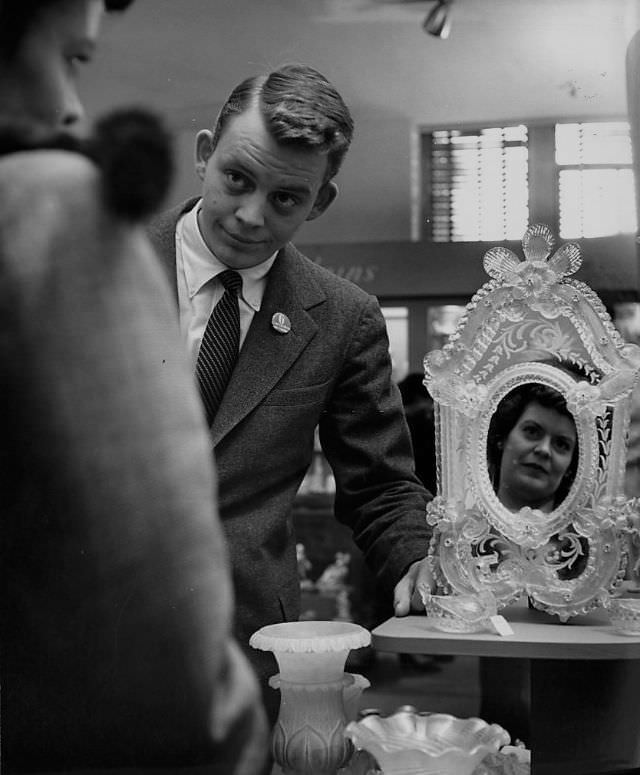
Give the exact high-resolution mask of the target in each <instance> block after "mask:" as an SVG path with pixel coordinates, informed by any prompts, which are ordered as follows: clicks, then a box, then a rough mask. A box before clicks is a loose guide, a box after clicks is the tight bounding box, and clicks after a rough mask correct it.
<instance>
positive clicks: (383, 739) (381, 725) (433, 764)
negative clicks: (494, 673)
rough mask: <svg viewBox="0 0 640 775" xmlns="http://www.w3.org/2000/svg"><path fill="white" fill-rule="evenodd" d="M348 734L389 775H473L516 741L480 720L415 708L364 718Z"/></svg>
mask: <svg viewBox="0 0 640 775" xmlns="http://www.w3.org/2000/svg"><path fill="white" fill-rule="evenodd" d="M345 734H346V735H347V736H348V737H349V738H350V739H351V740H352V741H353V744H354V745H355V747H356V748H357V749H360V750H362V749H364V750H366V751H367V752H368V753H369V754H371V756H373V757H374V759H375V760H376V761H377V762H378V765H379V766H380V769H381V770H382V772H383V773H384V775H471V773H472V772H473V771H474V769H475V768H476V766H477V765H478V764H479V763H480V762H481V760H482V759H483V758H484V757H485V756H487V755H488V754H490V753H496V752H497V751H498V750H499V749H500V748H501V747H502V746H504V745H508V744H509V742H510V740H511V738H510V736H509V733H508V732H507V731H506V730H504V729H503V728H502V727H500V726H498V725H497V724H487V722H485V721H483V720H482V719H479V718H469V719H459V718H456V717H455V716H451V715H449V714H445V713H431V714H423V713H417V712H416V711H415V709H413V708H407V709H405V708H400V709H399V710H397V711H396V712H395V713H393V714H392V715H391V716H387V717H381V716H379V715H369V716H365V718H363V719H361V720H360V721H357V722H351V723H350V724H348V725H347V728H346V731H345Z"/></svg>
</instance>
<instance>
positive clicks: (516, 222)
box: [430, 125, 529, 242]
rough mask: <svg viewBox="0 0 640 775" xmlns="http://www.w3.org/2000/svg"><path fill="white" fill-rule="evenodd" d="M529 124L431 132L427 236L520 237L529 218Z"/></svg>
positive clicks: (453, 238) (436, 238)
mask: <svg viewBox="0 0 640 775" xmlns="http://www.w3.org/2000/svg"><path fill="white" fill-rule="evenodd" d="M527 142H528V137H527V127H526V126H523V125H518V126H506V127H492V128H486V129H475V130H469V131H463V130H438V131H434V132H432V133H431V165H430V166H431V193H430V200H431V213H430V223H431V235H430V237H431V239H432V240H433V241H434V242H462V241H471V242H475V241H483V240H486V241H501V240H513V239H515V240H517V239H521V238H522V235H523V234H524V232H525V230H526V228H527V225H528V221H529V192H528V147H527Z"/></svg>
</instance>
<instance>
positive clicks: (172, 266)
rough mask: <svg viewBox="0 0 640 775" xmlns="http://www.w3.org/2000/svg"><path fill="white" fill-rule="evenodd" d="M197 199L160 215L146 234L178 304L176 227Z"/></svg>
mask: <svg viewBox="0 0 640 775" xmlns="http://www.w3.org/2000/svg"><path fill="white" fill-rule="evenodd" d="M197 201H198V197H194V198H192V199H188V200H187V201H186V202H183V203H182V204H180V205H177V207H174V208H172V209H171V210H167V211H166V212H163V213H160V215H158V216H156V217H155V218H154V219H153V221H152V222H151V224H150V225H149V228H148V230H147V234H148V236H149V239H150V240H151V244H152V245H153V247H154V249H155V251H156V255H157V256H158V259H159V260H160V264H161V265H162V267H163V269H164V270H165V272H166V274H167V279H168V280H169V285H170V286H171V290H172V291H173V296H174V298H175V300H176V304H178V283H177V280H176V225H177V223H178V221H179V220H180V217H181V216H182V215H184V214H185V213H187V212H189V210H191V209H192V208H193V207H194V205H195V203H196V202H197Z"/></svg>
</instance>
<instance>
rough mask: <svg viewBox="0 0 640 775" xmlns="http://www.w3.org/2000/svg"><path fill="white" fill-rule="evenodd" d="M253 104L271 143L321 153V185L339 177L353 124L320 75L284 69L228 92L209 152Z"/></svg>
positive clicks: (296, 66) (301, 68)
mask: <svg viewBox="0 0 640 775" xmlns="http://www.w3.org/2000/svg"><path fill="white" fill-rule="evenodd" d="M255 103H257V104H258V106H259V108H260V111H261V113H262V115H263V117H264V119H265V122H266V124H267V127H268V129H269V132H270V133H271V134H272V136H273V137H274V139H275V140H277V141H278V142H279V143H282V144H283V145H296V146H300V147H302V148H308V149H314V150H320V151H322V152H325V153H326V154H327V158H328V165H327V173H326V177H325V182H326V181H328V180H330V179H331V178H333V177H334V176H335V175H336V174H337V173H338V170H339V169H340V165H341V164H342V160H343V159H344V156H345V154H346V152H347V150H348V149H349V145H350V144H351V139H352V137H353V119H352V117H351V113H350V112H349V108H348V107H347V106H346V105H345V103H344V100H343V99H342V97H341V96H340V94H339V93H338V92H337V91H336V89H335V88H334V86H333V85H332V84H331V83H330V82H329V81H328V80H327V79H326V78H325V77H324V75H322V73H320V72H318V71H317V70H315V69H314V68H312V67H309V66H308V65H303V64H288V65H283V66H282V67H279V68H278V69H276V70H273V71H272V72H271V73H269V74H268V75H256V76H252V77H251V78H247V79H246V80H244V81H243V82H242V83H241V84H239V85H238V86H236V88H235V89H234V90H233V91H232V92H231V94H230V95H229V97H228V99H227V101H226V102H225V104H224V105H223V107H222V109H221V111H220V113H219V115H218V118H217V121H216V125H215V127H214V131H213V145H214V147H215V146H216V144H217V143H218V140H219V139H220V135H221V134H222V132H223V130H224V128H225V127H226V125H227V124H228V122H229V119H230V118H232V117H233V116H237V115H239V114H240V113H244V112H245V111H246V110H248V109H249V108H250V107H251V106H252V105H253V104H255Z"/></svg>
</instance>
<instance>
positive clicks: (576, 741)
mask: <svg viewBox="0 0 640 775" xmlns="http://www.w3.org/2000/svg"><path fill="white" fill-rule="evenodd" d="M502 615H503V616H504V617H505V619H507V621H508V622H509V623H510V624H511V627H512V629H513V630H514V634H513V635H510V636H507V637H501V636H499V635H497V634H496V635H494V634H492V633H489V632H482V633H474V634H456V633H444V632H439V631H437V630H435V629H432V628H431V627H430V625H429V624H428V620H427V618H426V616H408V617H404V618H393V619H389V620H387V621H386V622H384V623H383V624H381V625H380V626H379V627H377V628H376V629H374V630H373V632H372V645H373V647H374V649H377V650H379V651H389V652H395V653H409V654H455V655H458V654H459V655H473V656H478V657H481V660H480V679H481V691H482V707H481V709H480V715H481V717H482V718H483V719H484V720H485V721H490V722H495V723H500V724H502V725H503V726H504V727H505V729H507V730H508V731H509V732H510V733H511V735H512V737H514V738H515V737H519V738H521V739H522V740H523V741H524V742H525V743H526V744H527V746H528V747H529V748H531V750H532V756H533V772H534V773H535V775H595V774H596V773H597V775H605V773H606V774H607V775H613V773H632V772H640V637H630V636H626V635H619V634H616V633H615V632H614V631H613V630H612V628H611V626H610V625H609V622H608V618H607V616H606V613H605V612H602V611H599V612H596V613H591V614H588V615H586V616H581V617H576V618H575V619H571V620H570V621H569V622H567V623H566V624H562V623H560V621H559V619H558V618H557V617H554V616H550V615H548V614H545V613H543V612H541V611H537V610H533V609H529V608H528V607H527V606H526V603H519V604H516V605H514V606H510V607H508V608H506V609H504V610H503V611H502Z"/></svg>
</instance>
